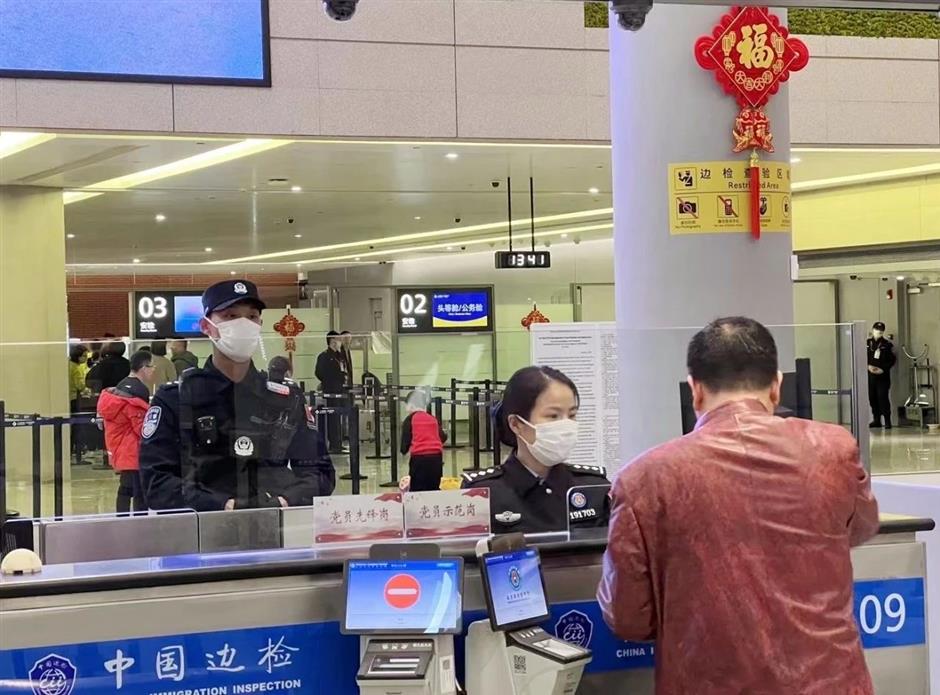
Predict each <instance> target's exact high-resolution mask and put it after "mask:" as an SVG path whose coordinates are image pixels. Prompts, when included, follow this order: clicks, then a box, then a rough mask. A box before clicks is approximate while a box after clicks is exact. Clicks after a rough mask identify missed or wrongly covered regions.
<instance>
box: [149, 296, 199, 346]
mask: <svg viewBox="0 0 940 695" xmlns="http://www.w3.org/2000/svg"><path fill="white" fill-rule="evenodd" d="M133 296H134V300H133V301H134V337H135V338H136V339H138V340H141V339H148V338H149V339H153V340H162V339H165V338H198V337H201V336H202V331H201V330H200V329H199V319H200V318H202V295H198V294H191V293H186V292H172V291H170V292H134V295H133Z"/></svg>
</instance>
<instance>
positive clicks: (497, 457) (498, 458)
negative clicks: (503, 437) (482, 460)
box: [493, 437, 503, 468]
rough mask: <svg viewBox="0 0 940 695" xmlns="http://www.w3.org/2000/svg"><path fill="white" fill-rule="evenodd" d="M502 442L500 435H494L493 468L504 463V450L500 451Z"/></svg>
mask: <svg viewBox="0 0 940 695" xmlns="http://www.w3.org/2000/svg"><path fill="white" fill-rule="evenodd" d="M501 444H502V442H500V441H499V437H493V468H496V467H498V466H500V465H502V463H503V462H502V457H503V455H502V452H501V451H500V445H501Z"/></svg>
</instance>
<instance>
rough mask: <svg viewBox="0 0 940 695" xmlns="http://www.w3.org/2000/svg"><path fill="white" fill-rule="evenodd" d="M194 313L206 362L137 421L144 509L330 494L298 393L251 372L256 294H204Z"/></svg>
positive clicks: (223, 286)
mask: <svg viewBox="0 0 940 695" xmlns="http://www.w3.org/2000/svg"><path fill="white" fill-rule="evenodd" d="M202 307H203V313H204V318H202V319H201V321H200V328H201V330H202V332H203V333H205V334H206V335H207V336H208V337H209V339H210V340H211V341H212V343H213V346H214V347H213V351H212V357H210V358H209V360H207V362H206V364H205V367H204V368H202V369H199V368H197V367H194V368H191V369H187V370H186V371H185V372H183V374H182V376H181V377H180V380H179V381H178V382H176V383H173V384H167V385H165V386H163V387H162V388H161V389H160V390H159V391H158V392H157V394H156V395H155V396H154V398H153V400H152V402H151V406H150V410H148V411H147V414H146V416H145V417H144V424H143V428H142V431H141V435H142V437H141V446H140V473H141V478H142V483H143V488H144V493H145V496H146V499H147V503H148V505H149V507H150V508H151V509H179V508H189V509H195V510H196V511H213V510H222V509H228V510H231V509H242V508H256V507H288V506H291V507H293V506H299V505H309V504H312V503H313V498H314V497H316V496H321V495H329V494H331V493H332V492H333V489H334V487H335V486H336V472H335V470H334V468H333V463H332V462H331V461H330V458H329V455H328V454H327V452H326V446H325V444H324V441H323V437H322V436H321V435H320V433H319V432H318V431H317V430H316V429H315V424H314V421H313V419H312V417H311V416H309V415H308V412H307V409H306V404H305V402H304V396H303V393H302V392H301V391H300V389H299V388H297V387H296V386H293V385H290V384H280V383H276V382H273V381H268V379H267V377H266V376H265V374H264V373H263V372H259V371H258V370H257V369H255V366H254V364H252V361H251V356H252V354H253V353H254V352H255V350H256V349H257V348H258V345H259V343H260V338H261V310H262V309H264V308H265V306H264V302H262V301H261V299H260V298H259V297H258V290H257V288H256V287H255V285H254V284H253V283H251V282H248V281H247V280H227V281H225V282H220V283H217V284H215V285H212V286H211V287H210V288H209V289H207V290H206V291H205V293H203V295H202Z"/></svg>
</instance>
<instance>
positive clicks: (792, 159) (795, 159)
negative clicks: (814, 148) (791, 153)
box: [790, 157, 803, 164]
mask: <svg viewBox="0 0 940 695" xmlns="http://www.w3.org/2000/svg"><path fill="white" fill-rule="evenodd" d="M802 161H803V160H802V159H801V158H800V157H790V164H799V163H800V162H802Z"/></svg>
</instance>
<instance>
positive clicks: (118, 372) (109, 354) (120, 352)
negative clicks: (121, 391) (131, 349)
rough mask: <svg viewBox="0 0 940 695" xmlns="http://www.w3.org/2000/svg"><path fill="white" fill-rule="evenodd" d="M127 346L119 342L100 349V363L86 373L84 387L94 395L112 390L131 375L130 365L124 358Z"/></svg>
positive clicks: (107, 344) (113, 342)
mask: <svg viewBox="0 0 940 695" xmlns="http://www.w3.org/2000/svg"><path fill="white" fill-rule="evenodd" d="M126 350H127V346H126V345H125V344H124V343H123V342H121V341H120V340H115V341H112V342H110V343H106V344H105V346H104V347H103V348H102V349H101V361H100V362H98V363H97V364H96V365H95V366H94V367H92V368H91V370H89V372H88V376H86V377H85V385H86V386H88V388H90V389H91V390H92V391H94V392H95V393H101V392H102V391H104V390H105V389H109V388H112V387H114V386H117V385H118V384H120V383H121V381H122V380H123V379H125V378H127V376H128V375H129V374H130V373H131V363H130V362H128V361H127V358H126V357H124V353H125V351H126Z"/></svg>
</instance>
